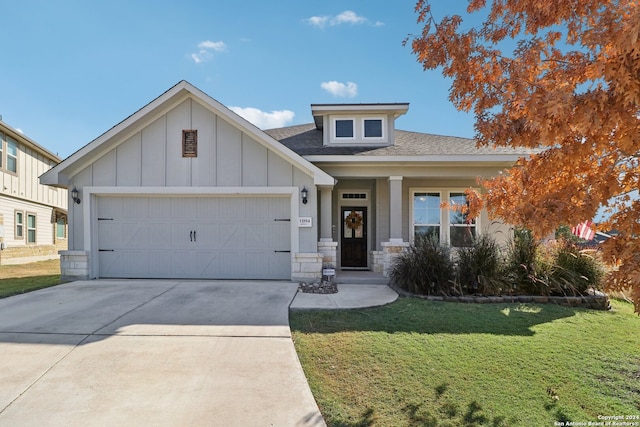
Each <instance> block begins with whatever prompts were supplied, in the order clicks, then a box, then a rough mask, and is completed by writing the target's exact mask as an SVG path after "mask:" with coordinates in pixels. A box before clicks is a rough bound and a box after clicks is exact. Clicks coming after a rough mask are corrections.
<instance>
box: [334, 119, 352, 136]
mask: <svg viewBox="0 0 640 427" xmlns="http://www.w3.org/2000/svg"><path fill="white" fill-rule="evenodd" d="M353 124H354V120H353V119H336V120H335V121H334V126H335V134H336V138H353V137H354V136H355V132H354V126H353Z"/></svg>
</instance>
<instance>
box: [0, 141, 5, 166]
mask: <svg viewBox="0 0 640 427" xmlns="http://www.w3.org/2000/svg"><path fill="white" fill-rule="evenodd" d="M3 145H4V134H3V133H0V169H2V159H3V158H4V151H3Z"/></svg>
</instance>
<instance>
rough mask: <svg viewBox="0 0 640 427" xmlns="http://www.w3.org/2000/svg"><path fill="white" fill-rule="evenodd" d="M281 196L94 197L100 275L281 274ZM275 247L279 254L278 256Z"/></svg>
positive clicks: (286, 271) (285, 205)
mask: <svg viewBox="0 0 640 427" xmlns="http://www.w3.org/2000/svg"><path fill="white" fill-rule="evenodd" d="M289 209H290V199H289V198H287V197H254V198H250V197H102V198H100V200H99V202H98V217H102V216H106V215H108V217H107V218H108V219H109V220H108V221H98V235H99V236H98V249H108V250H112V251H113V252H99V256H98V258H99V275H100V276H101V277H138V278H144V277H153V278H211V279H217V278H220V279H242V278H247V279H250V278H253V279H289V278H290V275H291V260H290V253H289V252H288V251H289V249H290V233H291V230H290V225H291V223H290V222H289V221H274V219H288V218H289V215H290V214H289ZM276 251H287V252H282V253H278V252H276Z"/></svg>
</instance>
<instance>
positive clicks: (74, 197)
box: [71, 187, 80, 204]
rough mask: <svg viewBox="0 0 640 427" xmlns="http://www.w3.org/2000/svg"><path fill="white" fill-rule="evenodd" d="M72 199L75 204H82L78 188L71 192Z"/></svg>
mask: <svg viewBox="0 0 640 427" xmlns="http://www.w3.org/2000/svg"><path fill="white" fill-rule="evenodd" d="M71 199H72V200H73V201H74V202H75V203H77V204H80V197H78V189H77V188H76V187H73V190H71Z"/></svg>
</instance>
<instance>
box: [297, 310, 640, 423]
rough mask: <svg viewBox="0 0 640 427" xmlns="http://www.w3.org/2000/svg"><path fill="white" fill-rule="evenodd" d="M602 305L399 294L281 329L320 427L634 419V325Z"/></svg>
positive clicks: (637, 365) (637, 335)
mask: <svg viewBox="0 0 640 427" xmlns="http://www.w3.org/2000/svg"><path fill="white" fill-rule="evenodd" d="M612 306H613V310H612V311H608V312H605V311H594V310H586V309H579V308H568V307H560V306H555V305H552V304H542V305H536V304H486V305H485V304H456V303H447V302H431V301H425V300H420V299H414V298H401V299H399V300H398V301H396V302H395V303H393V304H390V305H388V306H384V307H379V308H371V309H363V310H343V311H293V312H291V315H290V324H291V329H292V333H293V337H294V341H295V345H296V349H297V351H298V355H299V358H300V361H301V363H302V366H303V368H304V371H305V373H306V375H307V378H308V381H309V384H310V386H311V389H312V391H313V394H314V396H315V397H316V400H317V402H318V405H319V406H320V410H321V412H322V414H323V416H324V417H325V420H326V421H327V424H328V425H330V426H369V425H374V426H405V425H410V426H413V425H415V426H417V425H420V426H553V425H561V423H562V422H564V423H565V425H567V423H566V422H567V421H573V422H585V423H588V422H590V421H591V422H597V421H598V420H599V419H598V416H616V415H621V416H625V415H634V416H635V415H640V318H638V316H637V315H635V314H634V313H633V306H632V305H630V304H628V303H623V302H617V301H612ZM556 422H557V424H554V423H556ZM636 422H638V423H639V424H638V425H640V420H636Z"/></svg>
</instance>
